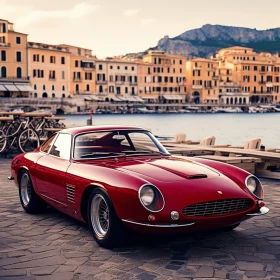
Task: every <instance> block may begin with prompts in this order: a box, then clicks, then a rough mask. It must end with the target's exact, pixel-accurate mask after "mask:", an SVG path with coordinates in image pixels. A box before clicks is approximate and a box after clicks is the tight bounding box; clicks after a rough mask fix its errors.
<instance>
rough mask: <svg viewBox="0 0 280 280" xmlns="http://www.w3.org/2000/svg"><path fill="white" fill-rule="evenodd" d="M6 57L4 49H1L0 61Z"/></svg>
mask: <svg viewBox="0 0 280 280" xmlns="http://www.w3.org/2000/svg"><path fill="white" fill-rule="evenodd" d="M6 59H7V54H6V51H1V61H6Z"/></svg>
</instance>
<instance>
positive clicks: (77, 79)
mask: <svg viewBox="0 0 280 280" xmlns="http://www.w3.org/2000/svg"><path fill="white" fill-rule="evenodd" d="M59 47H62V48H67V50H68V52H69V58H70V62H69V64H68V65H65V68H66V70H67V71H68V77H69V78H68V80H69V91H68V93H67V96H73V95H74V96H75V95H85V94H86V95H88V94H95V93H96V81H95V75H96V73H95V70H96V56H94V55H92V50H89V49H85V48H80V47H75V46H70V45H66V44H61V45H59Z"/></svg>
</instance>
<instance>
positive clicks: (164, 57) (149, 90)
mask: <svg viewBox="0 0 280 280" xmlns="http://www.w3.org/2000/svg"><path fill="white" fill-rule="evenodd" d="M138 72H139V96H140V97H141V98H144V99H148V100H154V101H155V102H159V103H182V102H185V100H186V98H187V83H186V76H187V72H186V58H185V57H180V56H175V55H170V54H166V53H165V52H163V51H149V52H148V54H147V55H145V56H144V57H143V59H142V61H141V62H140V63H139V71H138Z"/></svg>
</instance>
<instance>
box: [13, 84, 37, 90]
mask: <svg viewBox="0 0 280 280" xmlns="http://www.w3.org/2000/svg"><path fill="white" fill-rule="evenodd" d="M15 86H16V87H17V88H18V89H19V91H33V89H32V87H31V86H30V85H28V84H15Z"/></svg>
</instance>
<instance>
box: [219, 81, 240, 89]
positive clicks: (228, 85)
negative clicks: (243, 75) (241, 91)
mask: <svg viewBox="0 0 280 280" xmlns="http://www.w3.org/2000/svg"><path fill="white" fill-rule="evenodd" d="M220 87H224V88H227V87H228V88H232V87H235V88H240V87H241V86H240V84H238V83H234V82H232V81H228V82H220Z"/></svg>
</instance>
